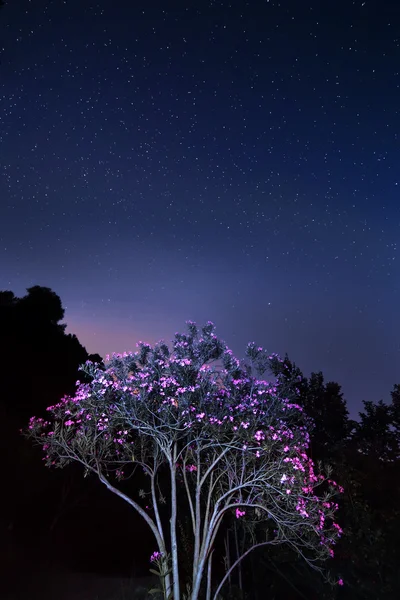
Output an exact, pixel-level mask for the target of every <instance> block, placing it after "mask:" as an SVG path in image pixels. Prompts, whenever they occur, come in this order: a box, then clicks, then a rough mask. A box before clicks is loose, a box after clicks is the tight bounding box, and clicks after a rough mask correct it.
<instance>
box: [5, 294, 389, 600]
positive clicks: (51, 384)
mask: <svg viewBox="0 0 400 600" xmlns="http://www.w3.org/2000/svg"><path fill="white" fill-rule="evenodd" d="M63 318H64V309H63V307H62V303H61V300H60V298H59V297H58V296H57V295H56V294H55V293H54V292H53V291H52V290H50V289H49V288H45V287H39V286H35V287H32V288H29V289H28V290H27V295H25V296H24V297H22V298H17V297H16V296H15V295H14V294H13V292H11V291H3V292H0V342H1V343H0V359H1V362H0V364H1V383H2V386H1V393H0V415H1V421H0V427H1V436H0V444H1V457H2V476H1V481H2V484H1V490H2V494H1V497H2V510H1V513H0V529H1V531H0V558H1V564H2V570H4V574H7V577H3V578H2V581H1V582H0V585H1V586H6V585H11V586H12V585H13V581H15V580H16V578H18V577H20V574H21V571H23V572H24V574H25V575H26V573H28V572H30V573H33V572H35V571H37V569H39V568H40V569H42V570H43V569H47V571H48V572H50V571H51V569H53V568H54V569H55V568H59V567H64V568H66V569H71V570H75V571H82V572H84V571H92V572H93V571H95V572H98V573H103V574H104V573H109V574H115V575H130V574H133V575H135V576H136V575H147V573H148V569H149V564H148V559H149V556H150V554H151V552H152V551H153V549H154V548H153V540H152V538H151V534H149V533H148V531H147V528H146V526H145V525H144V524H143V523H142V522H141V519H140V518H138V517H137V516H136V515H135V513H134V512H133V511H132V510H131V509H130V508H129V506H124V503H123V502H122V501H121V500H119V499H118V498H116V497H113V495H112V494H109V493H108V492H107V491H106V490H104V489H101V487H100V486H99V485H98V483H97V482H96V481H94V480H92V479H91V478H90V477H89V478H86V479H85V478H84V477H83V473H82V471H81V470H80V469H79V467H76V466H72V467H69V468H68V469H66V470H62V471H60V470H57V471H49V470H48V469H46V468H45V467H44V466H43V463H42V454H41V451H40V450H39V449H37V448H32V446H31V444H30V443H29V442H28V441H26V440H25V439H24V438H23V437H22V436H21V434H20V429H21V428H23V427H26V425H27V421H28V419H29V418H30V417H31V416H32V415H40V416H45V409H46V407H47V406H49V405H51V404H54V403H55V402H57V401H58V400H59V399H61V398H62V397H63V396H64V395H65V394H71V395H72V394H73V393H74V392H75V387H76V381H77V380H78V379H79V380H80V381H85V379H84V375H83V373H82V372H81V371H79V370H78V367H79V365H81V364H82V363H84V362H85V361H86V360H91V361H93V362H97V363H99V364H100V365H102V364H103V363H102V359H101V357H100V356H99V355H97V354H96V355H89V354H88V353H87V351H86V349H85V348H84V347H83V346H82V345H81V344H80V342H79V340H78V339H77V337H76V336H75V335H71V334H66V333H65V328H66V325H65V324H63V323H62V320H63ZM126 350H130V348H127V349H126ZM278 369H279V370H281V369H283V372H284V373H285V376H286V377H287V379H288V382H289V381H292V379H293V377H297V378H300V380H299V383H298V387H299V389H300V399H299V403H300V404H301V405H302V406H303V407H304V409H305V411H306V412H307V414H308V415H309V416H310V417H311V418H312V420H313V427H312V445H311V455H312V458H313V460H314V461H315V462H316V463H318V462H319V461H321V462H322V464H323V465H327V464H329V465H331V466H332V477H333V479H335V480H336V481H338V482H339V483H340V484H341V485H342V486H343V487H344V489H345V491H344V494H343V495H342V496H341V498H340V507H341V508H340V516H339V519H340V520H339V522H340V525H341V526H342V527H343V529H344V532H345V535H344V537H343V538H342V540H341V542H340V544H338V546H337V549H336V553H335V558H334V559H333V560H332V561H331V563H330V564H329V569H330V571H331V572H332V573H333V574H335V576H336V577H337V578H339V577H340V578H342V579H343V580H344V582H345V584H344V586H343V587H335V588H333V589H332V588H330V587H329V586H326V585H325V584H324V583H323V581H322V580H321V577H320V576H319V575H318V574H315V573H314V572H312V571H311V570H310V569H309V568H308V567H306V566H304V563H303V561H301V560H300V558H299V557H297V556H295V555H293V554H292V553H291V552H290V551H289V550H287V549H282V548H281V549H274V548H273V547H272V548H269V549H268V550H267V551H265V552H259V553H253V554H251V555H250V556H249V557H248V559H246V560H245V561H244V563H243V565H242V587H243V590H244V591H245V592H246V590H247V595H246V596H244V595H243V594H242V597H246V598H249V599H252V598H254V600H261V599H263V598H270V599H276V600H280V599H285V600H289V599H293V600H297V599H300V598H307V599H308V600H310V599H312V598H319V599H326V600H333V599H334V598H346V599H347V598H352V599H360V600H361V599H366V600H368V599H371V600H379V599H394V598H397V597H400V583H399V581H400V578H399V576H398V572H397V569H398V564H399V563H400V549H399V548H400V545H399V543H398V539H399V536H400V520H399V506H400V484H399V482H400V456H399V440H400V428H399V427H400V425H399V424H400V384H396V385H394V387H393V390H392V392H391V398H390V401H389V402H388V403H384V402H383V401H376V402H374V401H371V400H368V401H364V403H363V410H362V412H361V413H360V418H359V420H358V421H353V420H351V419H350V418H349V413H348V409H347V406H346V401H345V399H344V398H343V394H342V392H341V386H340V385H339V384H338V383H335V382H325V380H324V376H323V374H322V373H321V372H319V373H312V374H311V376H310V377H309V378H306V377H304V376H303V374H302V373H301V371H300V370H299V369H298V368H297V367H296V365H295V364H294V363H293V362H292V361H291V360H290V359H289V357H288V356H286V357H285V361H284V363H283V364H282V365H277V371H276V373H275V375H277V374H278ZM182 526H184V524H182ZM235 582H236V583H238V579H237V577H236V580H235ZM249 590H251V592H249ZM238 594H239V591H238ZM0 596H1V597H3V595H2V593H1V587H0ZM239 597H241V596H240V595H238V598H239ZM10 598H11V596H10ZM88 600H90V599H88Z"/></svg>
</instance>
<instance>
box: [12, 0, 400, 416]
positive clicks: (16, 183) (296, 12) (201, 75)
mask: <svg viewBox="0 0 400 600" xmlns="http://www.w3.org/2000/svg"><path fill="white" fill-rule="evenodd" d="M0 46H2V56H1V64H0V202H1V212H0V289H3V290H4V289H11V290H12V291H14V292H15V293H16V294H17V295H20V296H21V295H23V294H24V293H25V289H26V288H27V287H29V286H31V285H45V286H49V287H51V288H52V289H53V290H54V291H55V292H56V293H57V294H58V295H59V296H60V297H61V299H62V302H63V305H64V306H65V308H66V322H67V323H68V331H71V332H74V333H76V334H77V336H78V337H79V339H80V341H81V342H82V343H83V344H84V345H85V346H86V347H87V349H88V351H90V352H98V353H99V354H101V355H103V356H105V355H106V354H109V353H112V352H113V351H118V352H119V351H124V350H131V349H134V346H135V343H136V342H137V341H138V340H139V339H145V340H147V341H150V342H154V341H156V340H158V339H160V338H165V339H166V340H170V339H171V338H172V337H173V334H174V332H175V331H177V330H183V328H184V322H185V321H186V320H187V319H193V320H195V321H198V322H199V323H200V322H202V321H205V320H208V319H211V320H213V321H214V322H215V324H216V326H217V332H218V334H219V335H220V336H221V337H222V338H223V339H225V341H226V342H227V343H228V345H229V346H230V347H231V348H232V349H233V350H234V352H235V353H236V354H238V355H239V356H241V355H243V352H244V348H245V345H246V344H247V342H248V341H253V340H254V341H256V343H257V344H260V345H263V346H264V347H266V348H267V349H268V350H270V351H271V352H278V353H281V354H284V353H285V352H288V353H289V357H290V358H291V359H292V360H294V361H295V362H296V364H297V365H298V366H299V367H300V368H301V369H302V370H303V371H304V374H305V375H307V376H308V375H309V373H310V371H311V370H313V371H318V370H322V371H323V372H324V375H325V378H326V380H335V381H338V383H340V384H341V385H342V386H343V391H344V395H345V397H346V398H347V400H348V401H349V405H350V409H351V410H352V411H357V409H358V408H359V407H360V402H361V400H362V399H372V400H376V401H377V400H379V399H380V398H383V399H388V398H389V393H390V390H391V388H392V386H393V384H394V383H396V382H398V381H399V376H398V373H399V358H400V343H399V337H398V331H399V325H400V318H399V312H398V305H399V283H400V279H399V275H400V270H399V263H398V243H399V242H400V228H399V227H400V197H399V193H400V166H399V161H400V143H399V125H400V66H399V65H400V6H397V3H396V2H393V1H390V0H381V1H380V2H377V1H374V0H369V1H368V0H366V1H356V0H355V1H351V0H347V1H344V0H339V2H323V3H321V2H317V1H313V0H310V1H308V2H298V1H295V0H288V1H284V0H282V1H281V2H277V1H272V0H271V1H269V2H268V1H266V0H264V1H262V0H260V1H258V2H244V1H243V2H234V1H232V2H231V3H229V2H217V1H207V0H204V2H183V1H180V0H176V1H173V2H160V1H158V0H154V1H152V0H150V1H148V2H141V1H137V0H135V2H129V3H128V2H120V3H111V2H105V1H103V0H100V1H98V2H95V1H93V2H78V1H77V0H70V1H68V2H62V1H55V0H53V1H51V0H36V1H35V2H33V1H32V2H31V1H28V0H20V1H19V2H8V4H7V5H6V6H5V7H4V8H3V9H2V10H1V11H0ZM354 414H355V413H354Z"/></svg>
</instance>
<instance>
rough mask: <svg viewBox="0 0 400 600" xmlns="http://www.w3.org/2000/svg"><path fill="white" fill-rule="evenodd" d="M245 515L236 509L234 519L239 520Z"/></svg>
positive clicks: (243, 511) (244, 512) (242, 511)
mask: <svg viewBox="0 0 400 600" xmlns="http://www.w3.org/2000/svg"><path fill="white" fill-rule="evenodd" d="M245 514H246V511H245V510H240V509H239V508H237V509H236V518H237V519H240V517H244V515H245Z"/></svg>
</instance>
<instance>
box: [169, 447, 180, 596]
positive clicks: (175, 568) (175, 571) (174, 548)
mask: <svg viewBox="0 0 400 600" xmlns="http://www.w3.org/2000/svg"><path fill="white" fill-rule="evenodd" d="M176 453H177V446H176V444H175V445H174V451H173V455H172V461H171V518H170V531H171V555H172V578H173V590H174V600H180V589H179V564H178V541H177V537H176V515H177V497H176Z"/></svg>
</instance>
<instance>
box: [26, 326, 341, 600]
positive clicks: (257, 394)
mask: <svg viewBox="0 0 400 600" xmlns="http://www.w3.org/2000/svg"><path fill="white" fill-rule="evenodd" d="M187 326H188V333H187V334H186V335H184V334H179V333H177V334H176V335H175V339H174V341H173V349H172V351H170V350H169V348H168V346H167V345H166V344H165V343H164V342H162V341H161V342H159V343H158V344H156V345H155V346H154V347H153V348H152V347H151V346H150V345H148V344H145V343H142V342H139V344H138V348H139V349H138V351H137V352H135V353H124V354H123V355H120V354H113V356H112V358H111V359H110V357H107V364H106V369H105V370H103V369H102V368H101V367H99V365H95V364H93V363H91V362H90V361H88V362H87V363H86V364H85V365H84V366H82V367H81V370H82V371H84V372H85V373H87V374H88V375H90V377H91V378H92V381H91V382H90V383H89V384H81V383H80V382H79V381H78V382H77V386H78V387H77V391H76V394H75V396H74V397H68V396H67V397H64V398H63V399H62V400H61V402H59V403H58V404H56V405H54V406H50V407H49V408H48V409H47V410H48V412H49V414H50V417H49V419H48V420H44V419H42V418H36V417H32V418H31V420H30V424H29V429H28V430H27V435H28V436H29V437H31V438H33V440H35V441H36V442H38V443H39V444H41V445H42V446H43V450H44V452H45V459H44V460H45V464H46V465H47V466H49V467H50V466H56V467H64V466H65V465H67V464H68V463H70V462H72V461H75V462H79V463H81V464H82V466H83V467H84V469H85V471H86V473H93V474H95V475H96V476H97V477H98V478H99V480H100V481H101V483H102V484H104V485H105V486H106V487H107V488H108V489H109V490H110V491H111V492H113V493H114V494H116V495H118V496H120V497H121V498H122V499H123V500H125V501H126V502H128V503H129V504H130V505H131V506H132V508H134V509H135V510H136V511H137V512H138V513H139V514H140V515H141V516H142V518H143V519H144V520H145V521H146V523H147V524H148V526H149V528H150V529H151V531H152V533H153V535H154V538H155V542H156V544H157V548H158V549H157V551H155V553H154V554H153V555H152V557H151V560H152V562H155V563H157V564H158V566H159V568H160V571H159V573H160V576H161V577H162V579H163V584H164V597H165V598H173V599H174V600H180V599H181V590H180V573H179V566H180V565H179V553H178V550H179V547H178V536H177V517H178V514H177V513H178V510H180V509H178V506H181V504H180V503H179V504H178V496H179V494H183V495H184V497H185V498H186V501H187V506H188V513H189V515H190V523H191V531H192V535H193V558H192V560H193V571H192V576H191V581H189V582H187V583H188V595H187V596H186V597H187V598H188V599H190V600H198V598H199V594H200V590H201V586H202V582H203V580H204V579H205V584H206V588H205V589H206V592H205V595H206V598H207V600H211V598H212V599H213V600H216V599H217V598H218V597H219V593H220V590H221V588H222V585H223V584H224V583H225V581H226V579H227V578H228V577H229V576H230V573H231V571H232V570H233V569H234V568H235V567H236V566H237V565H238V564H239V563H240V561H241V560H242V559H243V558H244V557H245V556H246V555H247V554H249V553H250V552H251V551H252V550H254V549H255V548H257V547H261V546H266V545H276V544H283V543H286V544H289V545H290V546H291V547H292V548H294V549H295V550H296V551H297V552H298V553H299V554H300V555H301V556H303V557H304V559H305V560H306V561H307V562H308V563H309V564H310V565H311V566H313V567H314V568H316V569H320V568H321V567H320V564H321V561H323V560H325V559H327V558H329V557H330V556H333V549H332V546H333V545H334V544H335V542H336V540H337V538H338V537H340V535H341V528H340V526H339V525H338V524H337V523H335V520H334V513H335V511H336V510H337V504H336V503H335V502H334V501H333V498H334V496H335V495H336V494H337V493H338V491H341V490H340V488H339V486H337V485H336V483H335V482H333V481H332V480H330V479H327V478H326V477H325V476H323V475H321V474H316V473H315V471H314V465H313V462H312V461H311V459H310V458H309V457H308V455H307V447H308V444H309V436H308V433H307V427H306V419H305V417H304V415H303V414H302V409H301V408H300V407H299V406H298V405H297V404H296V403H295V402H294V401H293V399H290V398H288V397H287V396H288V394H287V393H285V385H286V384H285V383H284V382H283V380H282V381H281V380H280V377H279V376H278V378H277V379H276V381H275V382H274V383H269V382H267V381H264V380H259V379H258V378H257V377H259V376H260V375H262V374H263V372H265V371H266V369H267V368H270V367H271V365H272V363H276V361H280V360H281V359H280V358H279V357H278V356H277V355H272V356H268V355H267V353H266V352H265V351H264V350H263V349H262V348H257V347H256V346H255V345H254V344H249V345H248V347H247V353H246V354H247V359H248V361H247V363H246V364H245V363H240V362H239V361H238V360H237V359H236V358H235V357H234V356H233V354H232V352H231V350H229V348H228V347H227V346H226V345H225V344H224V343H223V342H222V341H221V340H219V339H218V338H217V337H216V335H215V333H214V325H213V324H212V323H211V322H208V323H207V324H206V325H205V326H204V327H202V329H201V331H199V329H198V328H197V326H196V324H195V323H193V322H190V321H189V322H188V323H187ZM216 361H218V362H219V363H222V366H220V367H218V366H216ZM286 391H287V390H286ZM138 467H139V468H141V469H143V471H144V473H145V474H146V475H147V476H148V479H147V480H148V494H149V496H150V497H151V502H150V503H149V502H148V501H145V502H143V501H142V498H143V492H142V493H140V492H139V491H138V493H137V494H136V495H135V494H133V495H132V494H131V495H129V496H128V495H127V494H126V493H125V492H124V491H122V489H121V487H122V486H121V485H120V484H119V482H120V481H121V480H123V479H124V478H127V477H130V476H131V475H132V471H133V470H135V469H137V468H138ZM165 469H167V471H168V477H169V486H168V489H169V492H168V494H169V502H168V510H169V511H170V515H169V517H170V518H169V532H167V528H166V524H165V523H164V522H163V520H162V518H161V516H162V515H161V511H160V507H159V502H160V498H159V484H160V473H161V472H162V470H165ZM229 516H233V517H234V518H235V517H236V518H237V519H242V520H244V521H246V522H247V523H248V524H249V526H250V528H251V526H254V525H255V524H258V525H259V524H260V523H262V524H264V525H265V526H264V527H263V531H264V533H263V535H264V539H263V540H260V539H259V538H258V539H256V537H255V536H253V537H250V538H249V539H250V540H251V541H250V542H249V545H248V547H247V548H246V549H245V551H244V552H242V554H241V555H240V556H238V557H237V560H236V561H235V562H234V563H233V564H232V565H229V568H228V569H227V572H226V574H225V576H224V578H223V579H222V581H221V582H220V583H219V585H213V584H212V573H211V566H212V556H213V551H214V543H215V540H216V537H217V534H218V532H219V530H220V528H221V524H222V523H223V521H226V519H229ZM259 529H260V528H259V527H258V530H259ZM340 583H341V581H340Z"/></svg>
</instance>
